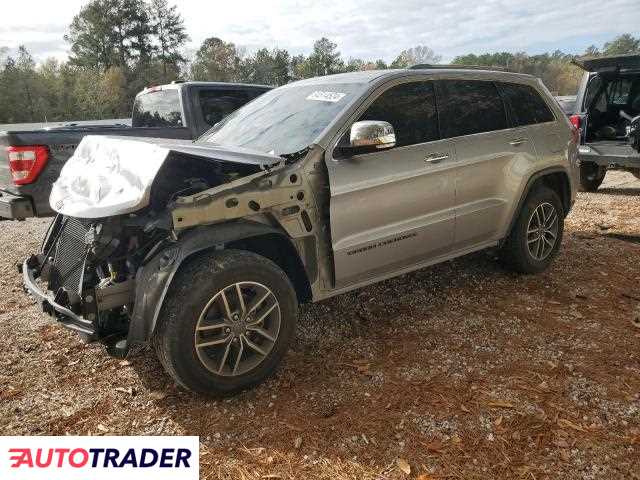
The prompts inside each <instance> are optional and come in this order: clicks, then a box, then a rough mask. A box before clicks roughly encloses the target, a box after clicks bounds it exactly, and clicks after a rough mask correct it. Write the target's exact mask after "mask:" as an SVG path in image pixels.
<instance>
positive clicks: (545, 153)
mask: <svg viewBox="0 0 640 480" xmlns="http://www.w3.org/2000/svg"><path fill="white" fill-rule="evenodd" d="M497 85H498V88H499V89H500V91H501V93H502V97H503V98H504V100H505V103H506V104H507V107H508V108H509V110H510V115H511V117H512V121H513V124H514V125H515V126H517V127H519V128H526V130H527V133H528V135H529V137H530V138H531V140H532V141H533V144H534V145H535V149H536V153H537V156H538V161H540V162H542V163H546V164H550V163H556V162H562V161H563V158H564V150H565V148H566V146H567V145H566V138H565V139H563V138H561V137H560V134H559V132H558V126H557V123H556V117H555V115H554V114H553V112H552V111H551V109H550V108H549V106H548V105H547V104H546V102H545V101H544V99H543V98H542V97H541V96H540V94H539V93H538V92H537V91H536V90H535V89H534V88H533V87H531V86H530V85H523V84H517V83H502V82H501V83H498V84H497Z"/></svg>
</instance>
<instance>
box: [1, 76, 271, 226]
mask: <svg viewBox="0 0 640 480" xmlns="http://www.w3.org/2000/svg"><path fill="white" fill-rule="evenodd" d="M268 90H270V87H267V86H264V85H246V84H233V83H217V82H176V83H171V84H168V85H161V86H156V87H150V88H146V89H145V90H143V91H142V92H140V93H139V94H138V95H137V96H136V98H135V101H134V104H133V113H132V117H131V127H129V126H126V125H107V126H105V125H93V126H92V125H84V126H74V125H70V126H63V127H55V128H50V129H47V128H45V129H40V130H22V131H20V130H17V131H11V130H9V131H5V132H0V220H1V219H24V218H27V217H43V216H50V215H53V213H54V211H53V210H52V209H51V208H50V206H49V194H50V192H51V185H52V184H53V182H54V181H55V180H56V179H57V178H58V175H59V174H60V170H61V169H62V167H63V166H64V164H65V163H66V161H67V160H68V159H69V158H70V157H71V156H72V155H73V152H74V151H75V149H76V147H77V146H78V144H79V143H80V141H81V140H82V138H84V137H85V136H86V135H118V136H135V137H159V138H175V139H183V140H191V139H196V138H198V137H199V136H200V135H202V134H203V133H204V132H205V131H207V130H208V129H210V128H211V127H212V126H213V125H215V124H216V123H217V122H219V121H220V120H222V119H223V118H224V117H225V116H226V115H228V114H229V113H231V112H233V111H234V110H236V109H237V108H239V107H241V106H242V105H244V104H245V103H247V102H249V101H251V100H253V99H254V98H256V97H257V96H259V95H261V94H262V93H264V92H266V91H268Z"/></svg>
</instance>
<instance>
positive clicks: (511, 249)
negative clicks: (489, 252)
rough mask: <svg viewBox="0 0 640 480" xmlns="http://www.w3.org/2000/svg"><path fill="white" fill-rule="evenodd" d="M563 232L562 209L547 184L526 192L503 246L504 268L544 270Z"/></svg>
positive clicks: (535, 271) (523, 270)
mask: <svg viewBox="0 0 640 480" xmlns="http://www.w3.org/2000/svg"><path fill="white" fill-rule="evenodd" d="M563 231H564V210H563V207H562V202H561V201H560V197H558V194H557V193H556V192H554V191H553V190H551V189H550V188H547V187H539V188H536V189H535V190H534V191H532V192H531V193H529V195H528V196H527V199H526V200H525V203H524V205H523V207H522V210H521V211H520V214H519V215H518V218H517V220H516V223H515V225H514V226H513V229H512V230H511V233H510V234H509V237H508V238H507V240H506V241H505V244H504V245H503V247H502V251H501V258H502V260H503V262H504V263H505V264H506V266H507V267H509V268H511V269H512V270H515V271H517V272H521V273H538V272H541V271H543V270H545V269H546V268H547V267H548V266H549V264H550V263H551V261H552V260H553V258H554V257H555V256H556V254H557V253H558V249H559V248H560V243H561V242H562V233H563Z"/></svg>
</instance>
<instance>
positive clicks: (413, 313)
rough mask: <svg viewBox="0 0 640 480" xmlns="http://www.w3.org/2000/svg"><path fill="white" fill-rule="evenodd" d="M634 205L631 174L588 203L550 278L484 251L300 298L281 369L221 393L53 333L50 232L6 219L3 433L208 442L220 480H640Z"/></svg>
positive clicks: (205, 463)
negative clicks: (48, 288)
mask: <svg viewBox="0 0 640 480" xmlns="http://www.w3.org/2000/svg"><path fill="white" fill-rule="evenodd" d="M639 199H640V182H638V181H636V180H635V179H634V178H633V177H632V176H631V175H629V174H626V173H622V172H610V173H609V174H608V175H607V179H606V181H605V185H604V186H603V187H602V188H601V189H600V190H599V191H598V193H594V194H580V195H579V198H578V202H577V203H576V206H575V208H574V210H573V211H572V213H571V215H570V216H569V218H568V219H567V226H566V232H565V238H564V243H563V248H562V250H561V253H560V256H559V257H558V259H557V260H556V261H555V262H554V264H553V266H552V267H551V268H550V269H549V270H548V271H547V272H545V273H543V274H540V275H536V276H518V275H514V274H511V273H508V272H506V271H504V270H503V269H502V268H501V267H500V266H499V265H498V264H497V263H496V262H495V260H494V258H493V256H492V254H491V253H481V254H475V255H471V256H468V257H464V258H461V259H458V260H455V261H452V262H448V263H445V264H442V265H438V266H436V267H433V268H430V269H426V270H423V271H419V272H415V273H412V274H409V275H405V276H402V277H399V278H396V279H393V280H390V281H387V282H383V283H380V284H377V285H375V286H372V287H368V288H365V289H362V290H358V291H356V292H352V293H349V294H345V295H342V296H340V297H337V298H335V299H332V300H329V301H325V302H321V303H319V304H315V305H310V306H305V307H304V308H303V309H302V311H301V318H300V326H299V331H298V336H297V340H296V342H295V345H294V346H293V348H292V350H291V352H290V353H289V355H288V356H287V358H286V361H285V363H284V365H283V366H282V368H281V369H280V370H279V373H278V374H277V375H276V376H275V377H274V378H273V379H271V380H269V381H268V382H266V383H265V384H263V385H261V386H259V387H258V388H255V389H253V390H251V391H248V392H245V393H243V394H240V395H237V396H235V397H232V398H227V399H222V400H221V399H215V398H208V397H203V396H197V395H193V394H190V393H187V392H184V391H182V390H180V389H178V388H176V387H175V386H174V385H173V384H172V383H171V381H170V380H169V379H168V377H167V376H166V375H165V374H164V372H163V370H162V369H161V367H160V365H159V364H158V362H157V361H156V359H155V356H154V354H153V352H151V351H147V350H145V351H141V352H137V353H136V354H135V355H133V356H132V358H129V359H128V360H125V361H120V360H117V359H113V358H109V357H108V356H107V355H106V354H105V353H104V350H103V348H101V347H100V346H99V345H84V344H82V343H81V342H80V341H79V339H78V338H77V337H76V336H75V335H74V334H72V333H70V332H68V331H66V330H65V329H63V328H62V327H59V326H57V325H55V324H53V323H52V322H51V321H50V320H49V319H48V318H47V317H46V316H45V315H44V314H42V313H41V312H39V311H38V309H37V308H36V306H35V305H34V303H33V301H32V300H31V299H29V298H28V297H27V296H26V295H25V294H24V293H23V292H22V290H21V283H20V278H19V275H18V274H17V272H16V269H15V263H16V262H17V261H18V260H21V259H23V258H24V257H25V256H26V255H27V254H28V253H29V252H33V251H35V250H37V247H38V244H39V242H40V240H41V237H42V235H43V233H44V231H45V229H46V226H47V224H48V222H47V221H46V220H30V221H27V222H23V223H11V222H2V223H0V248H1V249H2V251H3V252H4V253H3V255H2V258H0V338H1V340H0V346H1V348H2V351H3V354H2V356H1V357H0V428H1V431H2V433H3V434H4V435H29V434H32V435H44V434H49V435H64V434H81V435H84V434H93V435H102V434H129V435H136V434H146V435H157V434H169V435H170V434H183V435H199V436H200V440H201V472H202V473H201V478H212V479H213V478H229V479H231V478H233V479H237V478H242V479H258V478H282V479H288V478H326V479H329V478H330V479H336V478H338V479H340V478H354V479H356V478H357V479H366V478H371V479H374V478H376V479H378V478H380V479H382V478H385V479H386V478H390V479H392V478H419V479H421V480H427V479H431V478H464V479H475V478H531V479H533V480H535V479H543V478H549V479H559V478H566V479H574V478H576V479H577V478H580V479H595V478H606V479H612V478H625V479H628V478H635V479H638V478H640V393H639V392H640V353H639V352H640V349H639V348H638V345H639V343H640V329H639V328H636V325H634V323H633V319H634V314H635V315H639V314H640V311H639V310H638V309H639V308H640V307H639V304H640V291H638V288H637V286H638V282H639V281H640V262H638V259H639V258H640V203H639Z"/></svg>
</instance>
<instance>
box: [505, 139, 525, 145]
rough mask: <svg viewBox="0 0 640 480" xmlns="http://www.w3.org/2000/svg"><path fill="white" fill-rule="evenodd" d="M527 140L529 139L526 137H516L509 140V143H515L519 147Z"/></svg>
mask: <svg viewBox="0 0 640 480" xmlns="http://www.w3.org/2000/svg"><path fill="white" fill-rule="evenodd" d="M526 141H527V139H526V138H514V139H513V140H511V141H510V142H509V145H513V146H514V147H517V146H518V145H522V144H523V143H526Z"/></svg>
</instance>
